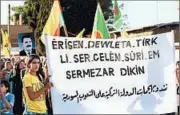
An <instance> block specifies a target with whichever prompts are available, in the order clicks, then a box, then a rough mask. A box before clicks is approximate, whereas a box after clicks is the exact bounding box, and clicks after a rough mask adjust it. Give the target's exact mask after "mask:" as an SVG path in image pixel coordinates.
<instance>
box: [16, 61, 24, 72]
mask: <svg viewBox="0 0 180 115" xmlns="http://www.w3.org/2000/svg"><path fill="white" fill-rule="evenodd" d="M21 62H24V60H19V61H18V62H16V64H15V71H16V73H18V75H19V74H20V71H21V70H20V68H19V64H20V63H21ZM24 63H25V62H24Z"/></svg>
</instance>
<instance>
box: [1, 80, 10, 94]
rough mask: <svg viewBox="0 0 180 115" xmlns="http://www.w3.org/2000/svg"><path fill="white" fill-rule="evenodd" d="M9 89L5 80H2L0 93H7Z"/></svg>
mask: <svg viewBox="0 0 180 115" xmlns="http://www.w3.org/2000/svg"><path fill="white" fill-rule="evenodd" d="M9 88H10V86H9V82H8V81H6V80H2V81H1V84H0V92H1V93H7V92H9V90H10V89H9Z"/></svg>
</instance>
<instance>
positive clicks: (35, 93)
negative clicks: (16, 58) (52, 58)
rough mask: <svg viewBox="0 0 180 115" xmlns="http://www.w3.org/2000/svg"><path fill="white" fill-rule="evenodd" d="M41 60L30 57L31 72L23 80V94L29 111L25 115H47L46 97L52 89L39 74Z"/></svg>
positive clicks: (29, 66) (37, 57) (50, 84)
mask: <svg viewBox="0 0 180 115" xmlns="http://www.w3.org/2000/svg"><path fill="white" fill-rule="evenodd" d="M39 67H40V58H39V56H37V55H32V56H30V57H29V61H28V63H27V68H28V69H29V71H28V72H27V73H26V74H25V76H24V79H23V92H24V96H25V101H26V106H27V109H26V111H25V114H47V107H46V100H45V98H46V95H47V91H48V90H49V89H50V88H51V87H52V83H50V82H49V81H48V80H46V81H43V79H42V78H41V77H42V76H41V75H40V73H39V71H38V70H39Z"/></svg>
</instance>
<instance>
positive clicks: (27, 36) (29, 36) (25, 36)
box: [21, 35, 32, 43]
mask: <svg viewBox="0 0 180 115" xmlns="http://www.w3.org/2000/svg"><path fill="white" fill-rule="evenodd" d="M24 38H31V35H24V36H23V37H22V40H21V42H22V43H23V40H24ZM31 40H32V38H31Z"/></svg>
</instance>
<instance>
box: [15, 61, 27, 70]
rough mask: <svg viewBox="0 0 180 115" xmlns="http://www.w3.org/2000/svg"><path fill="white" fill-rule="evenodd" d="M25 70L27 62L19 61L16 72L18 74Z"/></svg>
mask: <svg viewBox="0 0 180 115" xmlns="http://www.w3.org/2000/svg"><path fill="white" fill-rule="evenodd" d="M24 68H25V62H24V60H20V61H18V62H17V63H16V67H15V69H16V72H17V73H18V72H20V71H21V70H22V69H24Z"/></svg>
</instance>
